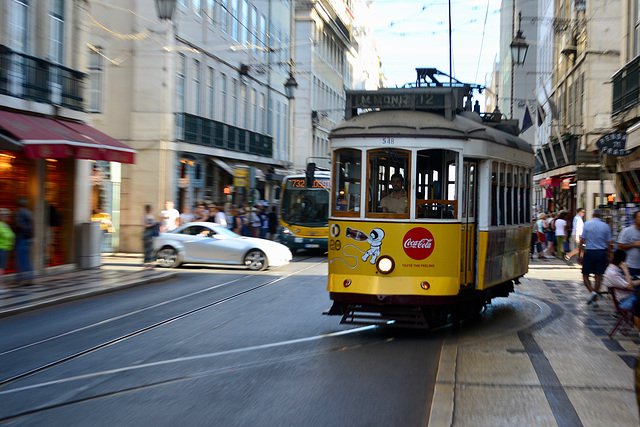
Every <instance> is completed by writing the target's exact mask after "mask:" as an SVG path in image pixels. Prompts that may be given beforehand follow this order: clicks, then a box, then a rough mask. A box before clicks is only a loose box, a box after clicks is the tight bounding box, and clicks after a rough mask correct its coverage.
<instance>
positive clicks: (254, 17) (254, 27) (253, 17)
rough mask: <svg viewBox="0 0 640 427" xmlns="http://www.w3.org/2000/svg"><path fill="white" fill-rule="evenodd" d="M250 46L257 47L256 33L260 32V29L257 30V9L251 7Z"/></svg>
mask: <svg viewBox="0 0 640 427" xmlns="http://www.w3.org/2000/svg"><path fill="white" fill-rule="evenodd" d="M251 28H252V30H251V44H252V45H253V47H255V46H257V45H258V43H257V38H258V31H260V29H259V28H258V9H257V8H256V7H255V6H253V9H252V12H251Z"/></svg>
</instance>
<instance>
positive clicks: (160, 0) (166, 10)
mask: <svg viewBox="0 0 640 427" xmlns="http://www.w3.org/2000/svg"><path fill="white" fill-rule="evenodd" d="M174 10H176V0H156V11H157V12H158V18H160V19H162V20H165V19H168V20H169V21H171V18H172V17H173V11H174Z"/></svg>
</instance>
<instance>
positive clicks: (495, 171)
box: [491, 162, 499, 225]
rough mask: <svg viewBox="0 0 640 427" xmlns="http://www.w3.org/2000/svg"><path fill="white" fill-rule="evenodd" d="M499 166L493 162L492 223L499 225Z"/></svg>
mask: <svg viewBox="0 0 640 427" xmlns="http://www.w3.org/2000/svg"><path fill="white" fill-rule="evenodd" d="M498 166H499V165H498V162H493V163H492V164H491V225H498Z"/></svg>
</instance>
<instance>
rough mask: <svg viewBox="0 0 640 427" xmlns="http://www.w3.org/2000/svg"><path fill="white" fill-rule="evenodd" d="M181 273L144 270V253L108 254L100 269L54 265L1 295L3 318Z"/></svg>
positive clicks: (103, 258) (0, 310)
mask: <svg viewBox="0 0 640 427" xmlns="http://www.w3.org/2000/svg"><path fill="white" fill-rule="evenodd" d="M177 274H178V272H177V271H175V270H167V269H158V268H156V269H154V270H143V269H142V256H141V255H137V254H113V255H104V256H103V257H102V265H101V267H100V268H93V269H87V270H80V269H77V270H68V268H67V269H66V270H65V269H55V268H54V269H52V271H50V272H49V274H47V275H45V276H41V277H37V278H35V279H34V280H33V281H32V283H31V284H30V285H24V286H16V285H11V284H10V285H9V286H8V288H9V289H10V291H9V292H7V293H3V294H0V318H2V317H6V316H12V315H14V314H18V313H22V312H25V311H29V310H33V309H36V308H41V307H46V306H49V305H54V304H58V303H61V302H65V301H70V300H75V299H80V298H87V297H90V296H93V295H97V294H103V293H107V292H114V291H117V290H119V289H124V288H127V287H131V286H137V285H142V284H145V283H151V282H158V281H162V280H167V279H170V278H172V277H175V276H176V275H177Z"/></svg>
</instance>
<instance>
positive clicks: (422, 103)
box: [353, 93, 445, 109]
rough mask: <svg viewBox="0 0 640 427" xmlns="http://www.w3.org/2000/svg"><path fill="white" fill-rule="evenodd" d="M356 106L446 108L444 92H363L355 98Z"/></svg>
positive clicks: (354, 103) (354, 105) (354, 104)
mask: <svg viewBox="0 0 640 427" xmlns="http://www.w3.org/2000/svg"><path fill="white" fill-rule="evenodd" d="M353 107H355V108H381V109H385V108H401V109H413V108H428V109H434V108H445V96H444V94H442V93H441V94H433V93H404V94H402V93H399V94H382V93H381V94H371V93H370V94H362V95H356V96H355V97H354V99H353Z"/></svg>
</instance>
